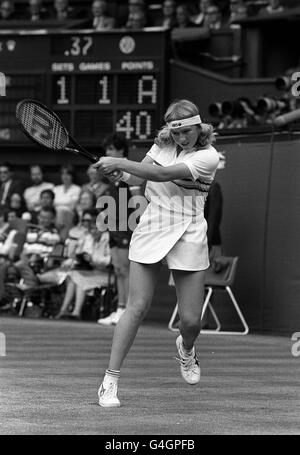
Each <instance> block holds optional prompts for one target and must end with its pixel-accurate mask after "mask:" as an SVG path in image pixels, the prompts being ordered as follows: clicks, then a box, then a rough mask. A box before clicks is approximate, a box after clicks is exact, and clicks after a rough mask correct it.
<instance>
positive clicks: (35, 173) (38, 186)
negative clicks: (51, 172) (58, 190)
mask: <svg viewBox="0 0 300 455" xmlns="http://www.w3.org/2000/svg"><path fill="white" fill-rule="evenodd" d="M30 178H31V181H32V183H33V185H32V186H30V187H28V188H26V189H25V191H24V198H25V201H26V205H27V209H28V210H29V211H30V212H33V211H34V212H38V211H39V210H40V209H41V200H40V195H41V192H42V191H43V190H48V189H50V190H53V188H54V184H53V183H50V182H44V173H43V170H42V168H41V166H40V165H39V164H33V165H31V166H30Z"/></svg>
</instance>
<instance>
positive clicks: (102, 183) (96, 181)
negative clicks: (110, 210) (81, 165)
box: [82, 166, 109, 200]
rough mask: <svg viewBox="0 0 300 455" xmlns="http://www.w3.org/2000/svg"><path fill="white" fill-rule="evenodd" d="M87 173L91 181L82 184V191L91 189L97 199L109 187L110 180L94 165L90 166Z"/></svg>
mask: <svg viewBox="0 0 300 455" xmlns="http://www.w3.org/2000/svg"><path fill="white" fill-rule="evenodd" d="M86 173H87V176H88V178H89V182H88V183H85V184H84V185H82V191H86V190H88V191H91V192H92V193H93V194H94V195H95V197H96V200H97V199H98V198H99V197H100V196H102V194H104V193H105V192H106V191H107V189H108V188H109V181H108V180H107V178H106V177H104V176H103V175H102V174H101V173H100V172H99V171H98V170H97V169H95V168H93V166H89V167H88V169H87V171H86Z"/></svg>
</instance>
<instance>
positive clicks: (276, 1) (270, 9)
mask: <svg viewBox="0 0 300 455" xmlns="http://www.w3.org/2000/svg"><path fill="white" fill-rule="evenodd" d="M280 3H281V2H280V0H269V4H268V6H267V7H266V8H264V9H262V10H261V11H260V13H261V14H276V13H282V12H283V11H284V7H283V6H282V5H281V4H280Z"/></svg>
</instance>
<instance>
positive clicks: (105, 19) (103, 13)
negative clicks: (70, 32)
mask: <svg viewBox="0 0 300 455" xmlns="http://www.w3.org/2000/svg"><path fill="white" fill-rule="evenodd" d="M115 26H116V21H115V19H114V18H113V17H111V16H109V15H108V14H107V1H106V0H94V2H93V3H92V8H91V19H89V20H88V21H87V22H84V23H83V24H82V27H86V28H94V29H95V30H110V29H113V28H115Z"/></svg>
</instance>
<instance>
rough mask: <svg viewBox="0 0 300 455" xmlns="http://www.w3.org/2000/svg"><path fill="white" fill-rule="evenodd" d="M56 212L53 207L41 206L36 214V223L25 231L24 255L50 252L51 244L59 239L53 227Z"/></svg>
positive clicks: (42, 254) (54, 243)
mask: <svg viewBox="0 0 300 455" xmlns="http://www.w3.org/2000/svg"><path fill="white" fill-rule="evenodd" d="M55 217H56V212H55V209H53V208H43V209H42V210H41V211H40V213H39V214H38V225H37V226H33V227H32V228H30V229H29V230H28V232H27V237H26V242H25V243H24V246H23V252H22V253H23V254H24V255H25V256H27V255H31V254H38V255H40V256H46V255H47V254H50V253H51V251H52V249H53V246H54V245H56V244H57V243H59V242H60V241H61V239H60V237H59V235H58V232H57V229H56V227H55Z"/></svg>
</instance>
